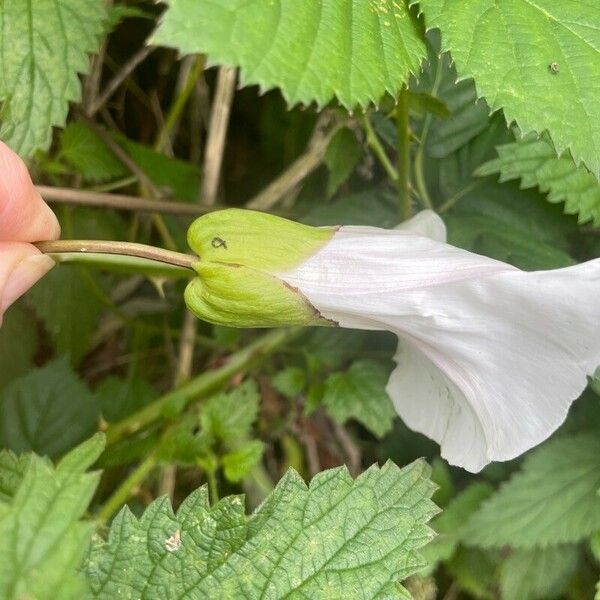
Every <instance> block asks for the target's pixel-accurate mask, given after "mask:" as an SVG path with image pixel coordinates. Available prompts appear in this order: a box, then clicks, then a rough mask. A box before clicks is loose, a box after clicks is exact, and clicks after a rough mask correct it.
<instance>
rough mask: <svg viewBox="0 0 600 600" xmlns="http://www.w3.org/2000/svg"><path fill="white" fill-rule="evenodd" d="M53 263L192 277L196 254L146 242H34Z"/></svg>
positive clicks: (196, 260) (196, 258) (196, 259)
mask: <svg viewBox="0 0 600 600" xmlns="http://www.w3.org/2000/svg"><path fill="white" fill-rule="evenodd" d="M36 246H37V248H38V249H39V250H40V252H43V253H44V254H47V255H48V256H50V257H51V258H53V259H54V260H55V261H56V262H57V263H78V264H88V265H96V266H103V267H108V268H111V267H114V268H120V269H123V268H126V269H129V270H131V269H133V270H136V271H141V272H146V271H151V272H156V274H160V275H166V276H173V277H181V276H188V277H189V276H192V275H193V266H194V264H195V263H196V262H198V257H197V256H193V255H191V254H184V253H182V252H174V251H172V250H165V249H163V248H157V247H155V246H148V245H146V244H137V243H133V242H117V241H105V240H58V241H54V242H40V243H38V244H36Z"/></svg>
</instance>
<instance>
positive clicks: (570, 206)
mask: <svg viewBox="0 0 600 600" xmlns="http://www.w3.org/2000/svg"><path fill="white" fill-rule="evenodd" d="M497 150H498V158H496V159H494V160H491V161H489V162H487V163H485V164H484V165H482V166H481V167H480V168H479V169H478V170H477V173H476V174H477V175H481V176H485V175H492V174H495V173H500V181H501V182H502V181H508V180H511V179H520V180H521V187H523V188H530V187H539V189H540V190H541V191H542V192H544V193H548V200H549V201H550V202H555V203H557V202H564V203H565V213H567V214H568V215H578V221H579V223H587V222H588V221H593V223H594V224H595V225H600V182H599V181H598V180H597V179H596V178H595V177H594V176H593V175H592V174H591V173H590V172H589V171H588V170H587V169H586V168H585V167H584V166H579V167H577V166H576V165H575V163H574V162H573V159H572V158H571V157H570V156H568V155H563V156H561V157H559V156H557V154H556V151H555V150H554V147H553V146H552V144H551V143H550V142H549V141H548V140H547V139H546V138H545V137H538V136H536V135H529V136H527V137H525V138H523V139H521V140H518V141H516V142H514V143H512V144H505V145H502V146H498V148H497Z"/></svg>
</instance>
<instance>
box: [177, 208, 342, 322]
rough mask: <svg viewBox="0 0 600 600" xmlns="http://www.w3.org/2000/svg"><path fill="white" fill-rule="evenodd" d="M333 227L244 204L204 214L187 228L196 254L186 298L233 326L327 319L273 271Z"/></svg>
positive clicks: (203, 314) (313, 247)
mask: <svg viewBox="0 0 600 600" xmlns="http://www.w3.org/2000/svg"><path fill="white" fill-rule="evenodd" d="M335 231H336V229H335V228H334V227H310V226H308V225H302V224H300V223H295V222H293V221H288V220H287V219H282V218H281V217H276V216H273V215H269V214H266V213H260V212H254V211H250V210H242V209H228V210H222V211H216V212H213V213H210V214H207V215H204V216H202V217H200V218H199V219H197V220H196V221H194V223H192V225H191V226H190V228H189V230H188V243H189V245H190V248H192V250H194V252H196V254H198V257H199V258H198V262H197V263H196V265H195V266H194V269H195V270H196V272H197V273H198V277H196V278H195V279H193V280H192V281H191V282H190V283H189V285H188V286H187V288H186V290H185V302H186V304H187V306H188V308H189V309H190V310H191V311H192V312H193V313H194V314H195V315H196V316H197V317H199V318H201V319H204V320H205V321H209V322H211V323H217V324H220V325H229V326H233V327H274V326H279V325H326V324H329V321H327V320H326V319H324V318H323V317H321V315H320V314H319V312H318V311H317V310H316V309H315V308H314V307H313V306H312V305H311V304H310V303H309V302H308V301H307V300H306V298H305V297H304V296H303V295H302V293H301V292H299V291H298V290H296V289H293V288H291V287H290V286H289V285H287V284H286V283H285V282H284V281H282V280H281V279H279V278H278V276H277V275H278V273H281V272H283V271H285V270H287V269H291V268H293V267H295V266H296V265H298V264H300V263H301V262H303V261H304V260H306V259H307V258H309V257H310V256H312V255H313V254H314V253H315V252H317V250H319V249H320V248H321V247H322V246H323V245H324V244H325V243H327V242H328V241H329V240H330V239H331V237H332V236H333V234H334V233H335Z"/></svg>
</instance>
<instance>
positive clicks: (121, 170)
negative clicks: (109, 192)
mask: <svg viewBox="0 0 600 600" xmlns="http://www.w3.org/2000/svg"><path fill="white" fill-rule="evenodd" d="M60 154H61V156H62V157H63V158H64V159H65V160H66V161H67V162H68V163H69V164H70V165H71V166H72V167H74V168H75V169H76V170H77V171H78V172H79V173H80V174H81V175H83V177H84V178H85V179H87V180H89V181H106V180H107V179H115V178H117V177H124V176H125V175H128V174H129V171H128V170H127V168H126V167H125V165H123V163H122V162H121V161H120V160H119V159H118V158H117V157H116V156H115V155H114V153H113V152H111V151H110V149H109V148H108V146H106V144H105V143H104V142H103V141H102V140H101V139H100V138H99V137H98V136H97V135H96V134H95V132H94V131H92V129H90V127H89V126H88V125H87V124H86V123H84V122H82V121H74V122H72V123H69V124H68V125H67V127H65V129H64V131H63V132H62V134H61V136H60Z"/></svg>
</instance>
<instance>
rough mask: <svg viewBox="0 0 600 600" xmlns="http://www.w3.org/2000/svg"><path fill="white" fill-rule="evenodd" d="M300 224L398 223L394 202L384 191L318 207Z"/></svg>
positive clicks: (360, 193)
mask: <svg viewBox="0 0 600 600" xmlns="http://www.w3.org/2000/svg"><path fill="white" fill-rule="evenodd" d="M302 221H303V222H304V223H307V224H308V225H372V226H374V227H387V228H389V227H394V225H397V224H398V201H397V199H396V196H395V194H392V193H391V192H390V191H389V190H384V189H374V190H370V191H367V192H358V193H354V194H348V195H344V196H341V197H340V198H338V199H336V200H334V201H333V202H330V203H327V204H319V205H318V206H317V207H316V208H314V209H313V210H311V211H310V212H309V213H308V214H307V215H306V216H305V217H304V218H303V219H302Z"/></svg>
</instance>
